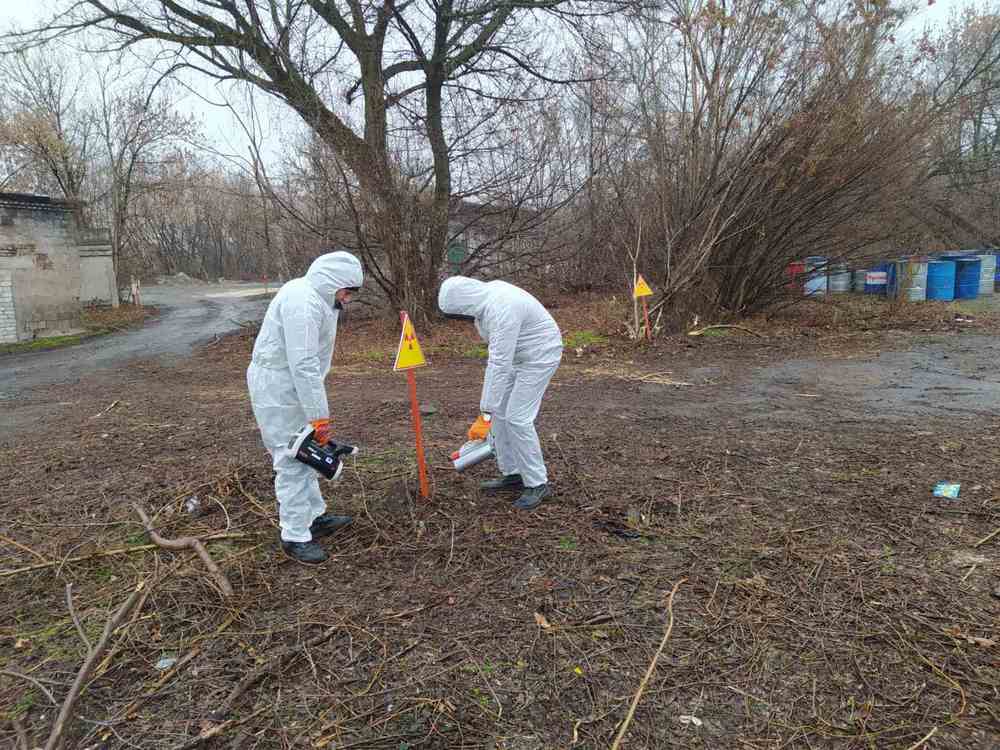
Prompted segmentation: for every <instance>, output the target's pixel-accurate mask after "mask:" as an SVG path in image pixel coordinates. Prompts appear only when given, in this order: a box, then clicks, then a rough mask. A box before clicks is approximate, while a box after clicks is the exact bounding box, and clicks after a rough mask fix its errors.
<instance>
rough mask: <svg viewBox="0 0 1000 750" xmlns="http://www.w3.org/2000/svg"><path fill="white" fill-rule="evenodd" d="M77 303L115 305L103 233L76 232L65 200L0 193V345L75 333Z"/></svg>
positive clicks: (73, 210) (73, 209)
mask: <svg viewBox="0 0 1000 750" xmlns="http://www.w3.org/2000/svg"><path fill="white" fill-rule="evenodd" d="M81 302H86V303H93V302H96V303H101V304H110V305H115V306H117V305H118V286H117V283H116V281H115V275H114V266H113V260H112V256H111V244H110V238H109V235H108V233H107V231H93V230H80V229H79V228H78V227H77V222H76V206H75V205H74V204H71V203H68V202H66V201H59V200H53V199H51V198H47V197H45V196H38V195H25V194H21V193H0V344H8V343H16V342H18V341H27V340H31V339H34V338H41V337H44V336H54V335H58V334H64V333H69V332H73V331H76V330H78V329H79V326H80V308H81Z"/></svg>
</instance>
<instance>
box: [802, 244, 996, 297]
mask: <svg viewBox="0 0 1000 750" xmlns="http://www.w3.org/2000/svg"><path fill="white" fill-rule="evenodd" d="M998 255H1000V251H996V252H993V251H990V252H986V251H983V250H977V251H974V252H964V253H963V252H959V253H940V254H938V255H935V256H919V255H913V256H907V257H904V258H897V259H895V260H891V261H886V262H883V263H876V264H873V265H872V266H871V267H870V268H864V269H855V270H853V271H852V270H851V269H850V268H849V267H848V266H847V264H845V263H839V262H834V261H832V260H831V259H829V258H826V257H824V256H818V255H817V256H810V257H808V258H806V259H805V260H802V261H795V262H793V263H790V264H789V265H788V268H787V270H786V275H787V277H788V283H789V285H790V286H791V287H792V289H793V291H794V292H795V293H797V294H804V295H806V296H814V295H823V294H827V293H829V294H846V293H847V292H851V291H854V292H856V293H859V294H878V295H883V296H888V297H897V298H905V299H908V300H910V301H911V302H922V301H923V300H925V299H928V300H946V301H947V300H955V299H959V300H967V299H975V298H976V297H983V296H990V295H994V294H996V290H997V289H998V288H1000V263H998Z"/></svg>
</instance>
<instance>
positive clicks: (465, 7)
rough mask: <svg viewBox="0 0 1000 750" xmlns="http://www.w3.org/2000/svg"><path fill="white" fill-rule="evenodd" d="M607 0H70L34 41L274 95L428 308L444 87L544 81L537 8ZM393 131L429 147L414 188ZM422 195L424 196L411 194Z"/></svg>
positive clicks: (505, 89) (441, 239)
mask: <svg viewBox="0 0 1000 750" xmlns="http://www.w3.org/2000/svg"><path fill="white" fill-rule="evenodd" d="M608 7H611V4H610V3H603V2H597V1H596V0H590V2H583V3H575V2H571V0H518V1H517V2H509V1H507V0H444V1H443V2H429V1H425V0H402V2H396V1H394V0H386V1H385V2H381V3H374V4H366V3H362V2H360V0H347V2H346V3H344V4H341V3H338V2H333V1H332V0H280V1H279V0H266V1H265V0H252V1H250V2H246V3H242V4H239V3H237V2H234V1H232V0H217V1H213V2H207V1H206V0H159V1H158V2H140V1H139V0H123V1H122V2H116V3H114V4H113V5H112V4H109V3H105V2H103V1H102V0H79V1H78V2H74V3H73V4H72V5H71V6H70V8H69V10H67V11H66V12H65V13H64V14H63V15H61V16H60V18H59V19H58V20H56V21H55V22H54V23H53V24H50V25H49V26H48V27H47V28H46V29H45V30H43V31H41V32H39V33H38V34H36V36H35V38H36V39H37V38H39V37H43V38H44V37H45V36H46V35H52V34H59V33H66V32H73V31H84V30H89V31H96V32H100V33H104V34H105V35H106V36H107V37H108V38H110V39H112V40H113V42H112V43H113V44H117V45H119V46H135V45H138V44H142V43H146V42H152V43H155V44H158V45H159V47H160V48H161V49H167V50H169V51H172V52H173V53H174V55H175V58H174V63H175V65H176V66H177V67H187V68H193V69H196V70H198V71H200V72H202V73H204V74H206V75H208V76H211V77H213V78H215V79H218V80H232V79H235V80H241V81H247V82H249V83H251V84H252V85H254V86H255V87H257V88H258V89H260V90H262V91H265V92H267V93H268V94H271V95H273V96H275V97H277V98H279V99H280V100H282V101H283V102H285V103H286V104H287V105H288V106H289V107H291V108H292V109H293V110H294V111H295V112H297V113H298V114H299V115H300V116H301V118H302V119H303V121H304V122H306V123H307V124H308V126H309V127H310V128H312V129H313V130H315V132H316V133H317V134H318V135H319V136H320V138H321V139H322V140H323V141H324V142H325V143H327V144H329V145H330V146H331V147H332V148H333V149H334V150H335V151H336V153H337V155H338V156H339V157H340V158H341V159H342V160H343V162H344V164H345V165H346V166H347V167H348V169H349V170H350V172H351V173H352V174H353V176H354V179H356V180H357V182H358V185H359V187H360V189H361V197H362V201H361V206H360V210H361V214H362V217H363V228H364V235H363V237H362V238H361V239H362V241H363V242H364V243H365V244H366V245H371V246H375V247H377V248H378V249H379V251H380V252H381V253H382V254H383V257H384V258H385V263H386V269H385V277H386V278H387V279H389V280H390V281H391V289H390V294H391V298H392V301H393V302H394V303H396V304H397V305H403V306H407V307H410V308H411V309H414V310H426V309H428V308H429V307H430V306H431V300H432V293H433V290H434V289H435V287H436V286H437V277H438V270H439V268H440V267H441V263H442V260H443V256H444V249H445V242H446V239H447V231H448V212H449V205H450V201H451V197H452V196H451V193H452V172H451V166H452V162H451V155H450V144H449V133H448V132H447V130H446V127H445V118H446V111H445V110H446V108H447V107H448V106H449V93H450V92H452V91H455V90H471V91H474V92H476V93H477V95H480V96H486V97H488V96H491V95H493V94H495V93H499V94H500V95H501V96H504V97H509V95H510V94H516V93H517V92H518V90H519V88H520V85H521V81H522V79H523V78H524V77H525V76H529V77H535V78H537V77H539V76H541V77H550V75H551V74H549V73H548V71H547V68H546V64H545V61H546V60H547V59H548V58H549V57H550V56H551V55H545V54H544V50H543V43H544V42H545V41H546V40H544V39H542V38H541V35H540V31H541V30H543V28H544V24H543V18H542V16H547V17H549V18H552V19H555V22H557V23H560V24H562V28H563V29H564V30H566V29H568V28H569V25H568V24H567V23H566V19H568V18H569V17H570V15H571V14H572V13H573V12H575V11H576V10H577V9H578V8H579V10H580V11H582V12H585V13H593V12H598V11H599V10H603V9H606V8H608ZM344 11H346V12H344ZM547 41H548V42H549V43H550V44H552V45H554V44H555V41H554V37H553V38H550V39H549V40H547ZM356 99H358V100H359V104H360V105H361V106H360V109H361V112H360V113H358V117H359V118H360V124H359V125H358V126H354V125H353V123H352V111H355V112H356V110H357V108H356V107H353V106H352V105H353V104H354V102H355V100H356ZM397 125H399V126H402V127H406V128H408V129H409V131H410V132H411V133H418V134H419V135H420V137H421V138H422V141H423V142H422V148H423V149H425V150H426V152H427V153H428V154H429V161H430V171H429V174H428V175H427V177H426V178H425V180H424V184H423V185H421V184H420V182H419V181H418V180H415V179H414V178H413V177H412V176H410V175H406V174H403V173H401V171H400V169H399V166H398V164H397V163H396V162H395V161H394V159H393V158H392V150H391V148H390V141H391V139H392V137H393V133H394V128H395V127H396V126H397ZM424 190H425V191H426V192H427V198H426V199H424V198H420V199H416V200H415V199H414V197H413V196H414V193H421V192H422V191H424Z"/></svg>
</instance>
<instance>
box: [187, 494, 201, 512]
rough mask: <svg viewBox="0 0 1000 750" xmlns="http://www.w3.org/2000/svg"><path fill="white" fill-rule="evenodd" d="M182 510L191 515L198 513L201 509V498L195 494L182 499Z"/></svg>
mask: <svg viewBox="0 0 1000 750" xmlns="http://www.w3.org/2000/svg"><path fill="white" fill-rule="evenodd" d="M184 510H186V511H187V512H188V513H190V514H192V515H194V514H196V513H198V512H199V511H200V510H201V498H199V497H198V496H197V495H192V496H191V497H189V498H188V499H187V500H185V501H184Z"/></svg>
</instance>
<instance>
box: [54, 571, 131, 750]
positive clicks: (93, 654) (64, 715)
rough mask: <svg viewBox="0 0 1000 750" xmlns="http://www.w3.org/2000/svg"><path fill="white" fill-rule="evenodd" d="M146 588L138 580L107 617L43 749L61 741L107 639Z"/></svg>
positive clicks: (57, 744)
mask: <svg viewBox="0 0 1000 750" xmlns="http://www.w3.org/2000/svg"><path fill="white" fill-rule="evenodd" d="M145 590H146V582H145V581H140V582H139V583H138V585H136V587H135V590H134V591H133V592H132V594H131V595H130V596H129V598H128V599H126V600H125V602H124V604H122V605H121V606H120V607H119V608H118V609H117V610H116V611H115V613H114V614H113V615H112V616H111V617H110V618H108V621H107V623H106V624H105V625H104V631H103V632H102V633H101V637H100V639H99V640H98V641H97V645H96V646H94V647H93V648H90V649H88V653H87V658H86V659H85V660H84V662H83V666H82V667H80V671H79V672H77V674H76V679H75V680H73V685H72V687H71V688H70V689H69V694H68V695H67V696H66V699H65V700H64V701H63V704H62V707H61V708H60V709H59V715H58V716H57V717H56V721H55V724H53V726H52V733H51V734H50V735H49V739H48V741H47V742H46V743H45V750H57V749H58V748H59V747H60V746H61V745H62V741H63V734H64V733H65V731H66V724H67V722H68V721H69V718H70V715H71V714H72V712H73V706H75V705H76V702H77V700H79V698H80V695H81V694H82V693H83V690H84V686H85V685H86V684H87V680H89V679H90V674H91V672H93V671H94V667H95V666H97V663H98V662H99V661H100V660H101V658H102V657H103V656H104V652H105V651H106V650H107V648H108V641H109V640H110V639H111V635H112V634H113V633H114V632H115V631H116V630H117V629H118V626H119V625H121V624H122V623H123V622H124V621H125V618H127V617H128V616H129V614H130V613H131V612H132V609H133V608H134V607H135V606H136V604H138V603H139V601H140V600H141V599H144V598H145V597H144V594H145Z"/></svg>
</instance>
